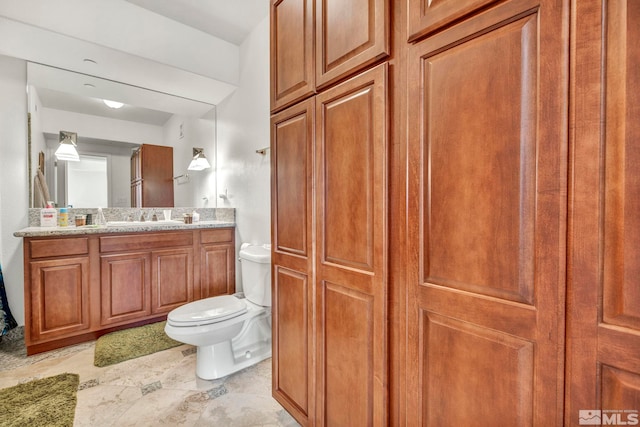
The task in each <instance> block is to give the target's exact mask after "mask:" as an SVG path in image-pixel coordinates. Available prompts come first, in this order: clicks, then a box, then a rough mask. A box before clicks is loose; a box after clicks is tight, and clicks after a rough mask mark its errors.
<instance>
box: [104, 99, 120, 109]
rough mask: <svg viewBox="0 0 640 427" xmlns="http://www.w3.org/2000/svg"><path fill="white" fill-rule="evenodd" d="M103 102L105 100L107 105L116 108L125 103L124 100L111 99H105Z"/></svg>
mask: <svg viewBox="0 0 640 427" xmlns="http://www.w3.org/2000/svg"><path fill="white" fill-rule="evenodd" d="M102 102H104V103H105V104H106V106H107V107H109V108H115V109H118V108H121V107H122V106H123V105H124V104H123V103H122V102H117V101H109V100H108V99H103V100H102Z"/></svg>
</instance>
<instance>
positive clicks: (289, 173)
mask: <svg viewBox="0 0 640 427" xmlns="http://www.w3.org/2000/svg"><path fill="white" fill-rule="evenodd" d="M387 78H388V77H387V64H381V65H378V66H377V67H375V68H373V69H371V70H369V71H365V72H362V73H361V74H358V75H356V76H355V77H352V78H351V79H349V80H346V81H345V82H343V83H341V84H338V85H335V86H333V87H329V88H327V89H326V90H324V91H321V92H320V93H319V94H318V95H317V96H316V97H315V98H311V99H309V100H306V101H303V102H301V103H299V104H296V105H294V106H292V107H290V108H288V109H286V110H284V111H282V112H280V113H278V114H276V115H274V116H273V117H272V132H271V135H272V212H273V216H272V218H273V224H272V230H273V239H274V256H273V268H274V271H273V277H274V284H273V307H274V308H273V325H274V326H273V333H274V341H273V342H274V374H273V375H274V377H273V382H274V396H275V397H276V399H277V400H278V401H279V402H280V403H281V404H282V405H283V406H284V407H285V408H287V409H288V410H289V411H290V412H291V413H292V414H293V415H294V416H295V417H296V418H297V419H298V420H299V421H300V422H301V423H302V424H305V425H316V424H318V425H380V426H381V425H385V423H386V417H387V413H386V406H387V405H386V387H387V384H386V378H387V358H386V354H387V341H386V335H387V325H386V318H387V316H386V308H387V306H386V293H387V274H386V269H387V249H386V245H385V241H386V229H387V225H386V222H387V217H386V210H387V205H386V203H387V193H386V191H387V190H386V188H387V187H386V184H387V179H386V173H387V150H388V147H387V124H386V123H387V105H386V100H387ZM316 118H317V119H316ZM314 183H315V185H314ZM345 372H349V375H345V374H344V373H345Z"/></svg>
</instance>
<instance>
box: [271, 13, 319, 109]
mask: <svg viewBox="0 0 640 427" xmlns="http://www.w3.org/2000/svg"><path fill="white" fill-rule="evenodd" d="M314 13H315V10H314V2H313V0H273V2H272V3H271V15H270V16H271V45H270V46H271V111H275V110H280V109H282V108H283V107H285V106H287V105H291V104H293V103H295V102H296V101H298V100H301V99H303V98H305V97H307V96H309V95H311V94H312V93H313V92H314V90H315V67H314V65H315V51H314V45H313V38H314V29H315V26H314V16H315V15H314Z"/></svg>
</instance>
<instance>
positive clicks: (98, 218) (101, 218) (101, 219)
mask: <svg viewBox="0 0 640 427" xmlns="http://www.w3.org/2000/svg"><path fill="white" fill-rule="evenodd" d="M94 224H95V225H98V226H100V225H107V220H106V219H105V218H104V213H103V212H102V208H98V214H97V215H96V218H95V220H94Z"/></svg>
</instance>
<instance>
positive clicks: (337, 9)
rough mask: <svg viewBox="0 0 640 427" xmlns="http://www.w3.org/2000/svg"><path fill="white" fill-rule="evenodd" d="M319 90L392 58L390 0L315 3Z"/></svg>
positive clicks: (317, 83)
mask: <svg viewBox="0 0 640 427" xmlns="http://www.w3.org/2000/svg"><path fill="white" fill-rule="evenodd" d="M315 41H316V44H315V46H316V86H317V87H318V88H322V87H326V86H328V85H329V84H331V83H333V82H335V81H337V80H339V79H340V78H343V77H345V76H347V75H349V74H353V73H355V72H357V71H358V70H362V69H363V68H365V67H367V66H368V65H371V64H373V63H374V62H375V61H377V60H379V59H381V58H384V57H385V56H387V55H389V2H388V1H387V0H316V39H315Z"/></svg>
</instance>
